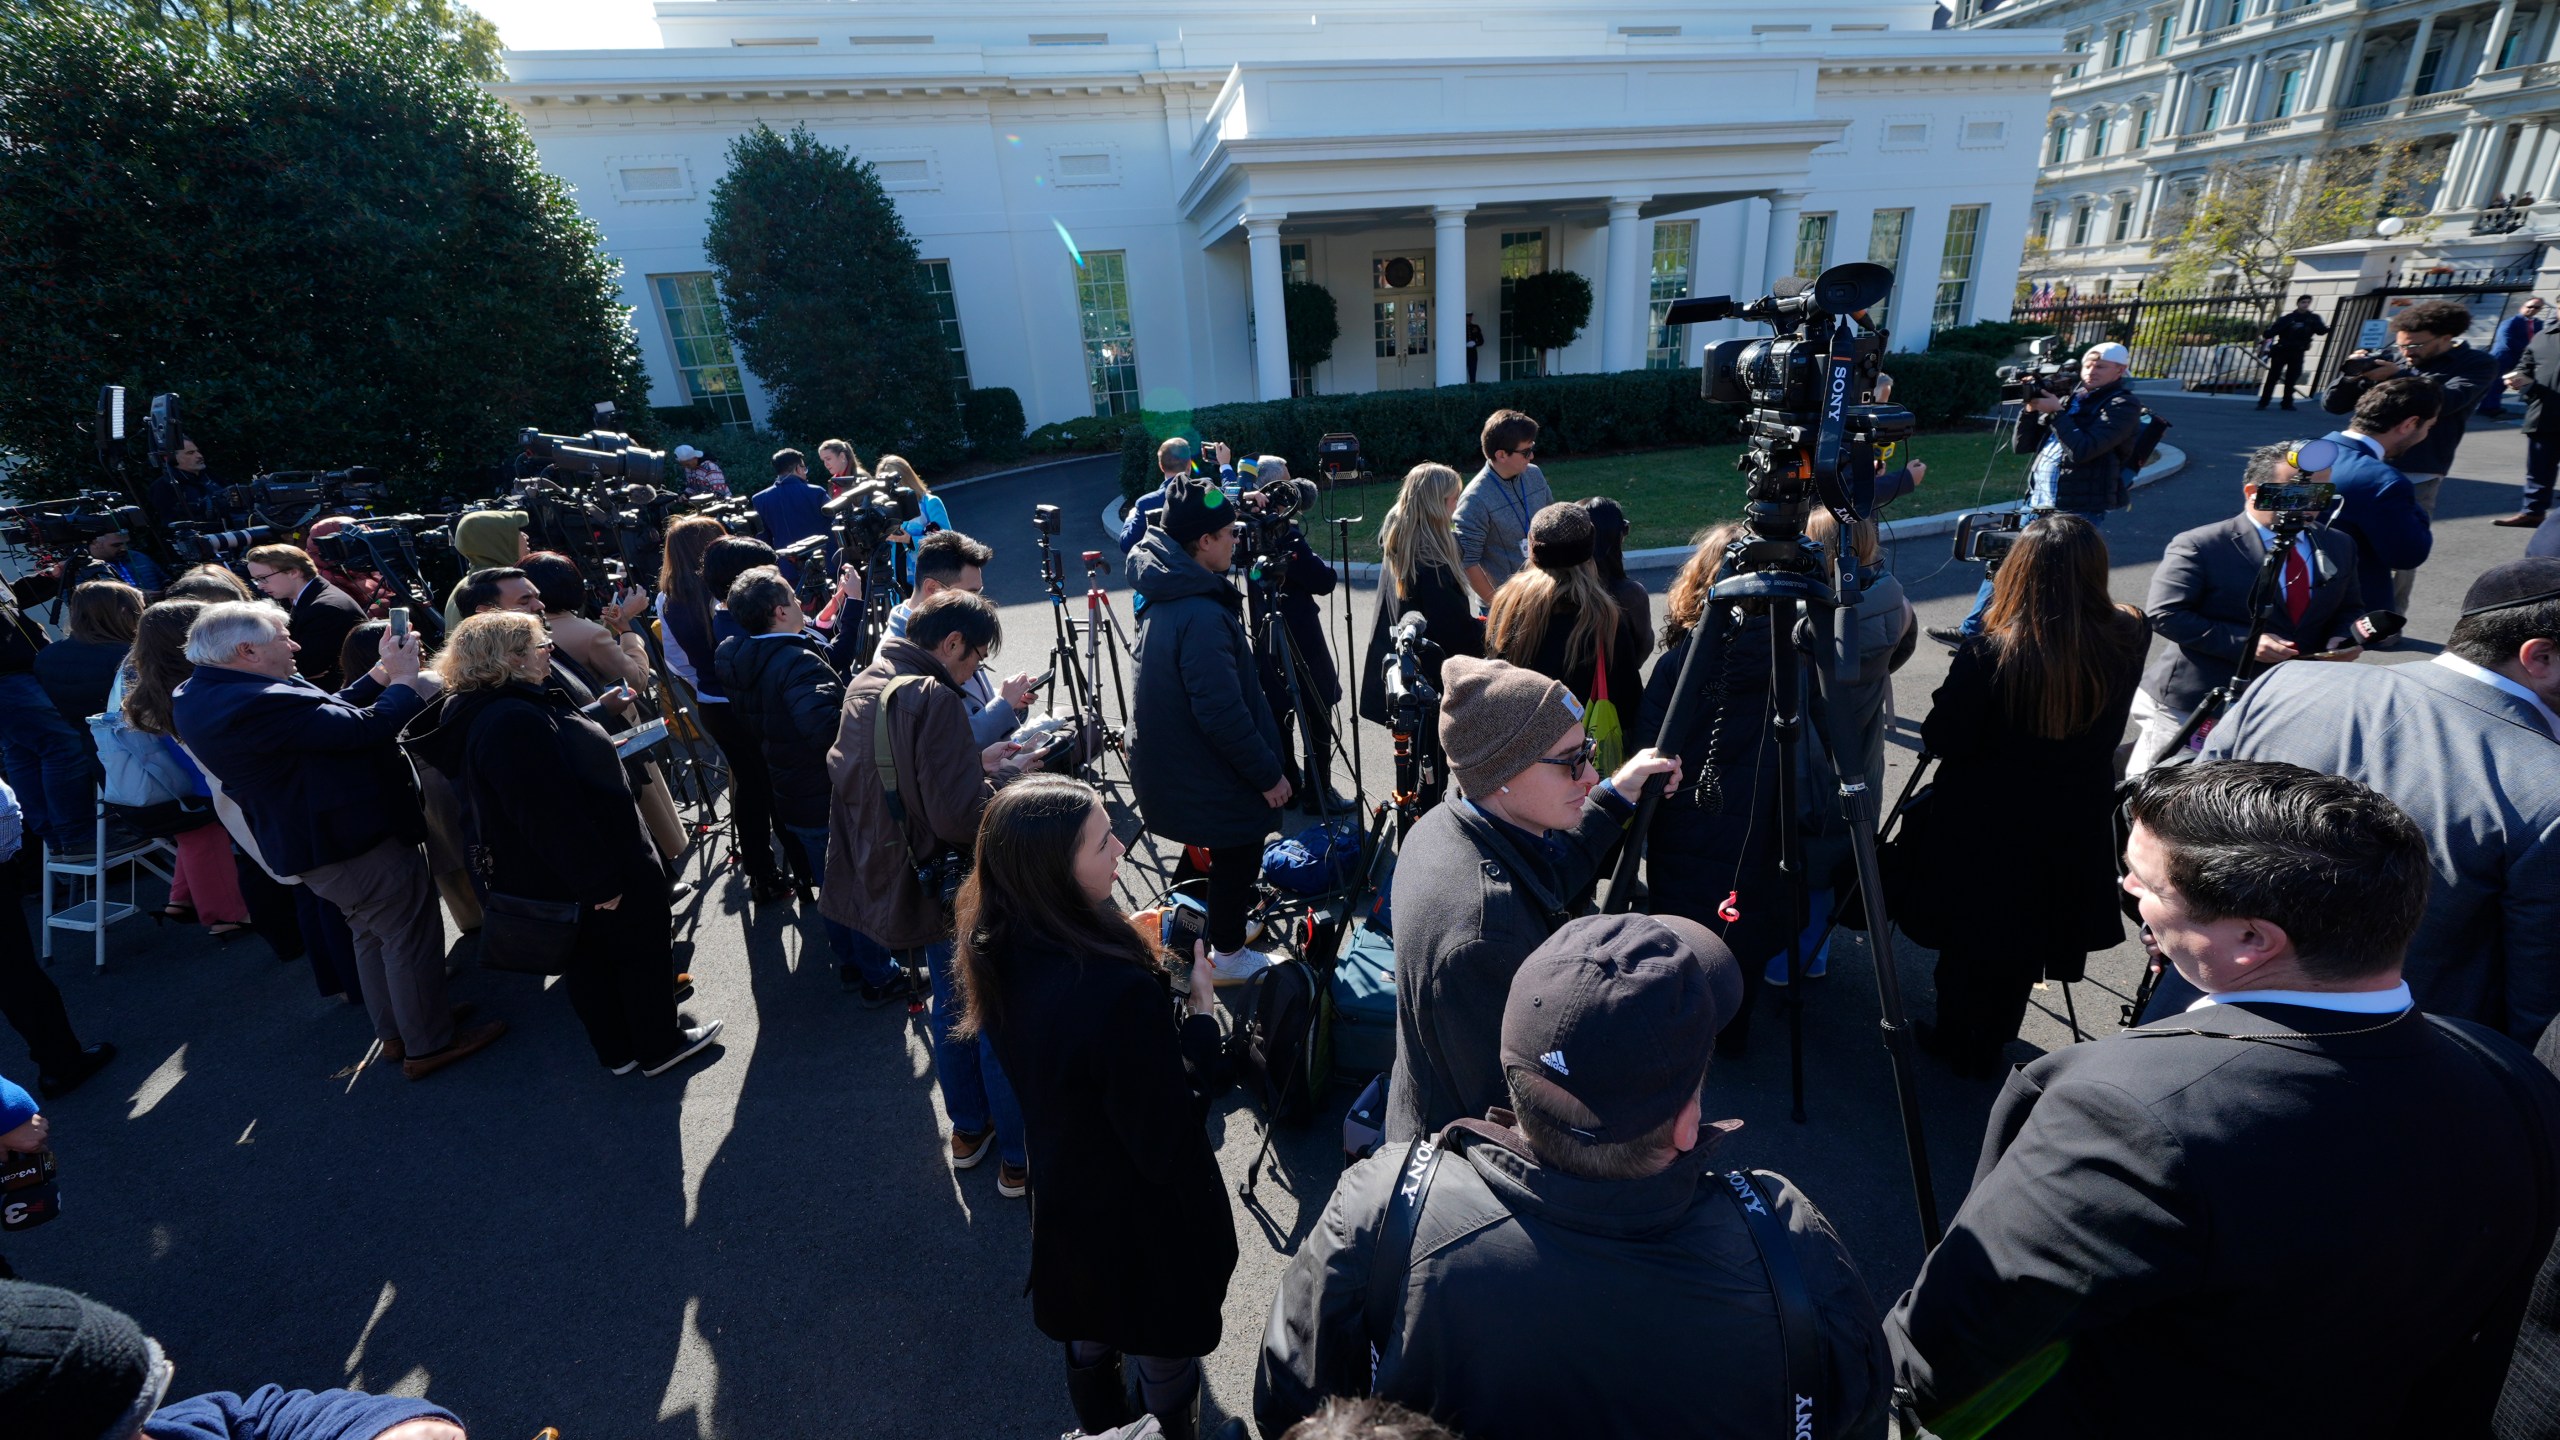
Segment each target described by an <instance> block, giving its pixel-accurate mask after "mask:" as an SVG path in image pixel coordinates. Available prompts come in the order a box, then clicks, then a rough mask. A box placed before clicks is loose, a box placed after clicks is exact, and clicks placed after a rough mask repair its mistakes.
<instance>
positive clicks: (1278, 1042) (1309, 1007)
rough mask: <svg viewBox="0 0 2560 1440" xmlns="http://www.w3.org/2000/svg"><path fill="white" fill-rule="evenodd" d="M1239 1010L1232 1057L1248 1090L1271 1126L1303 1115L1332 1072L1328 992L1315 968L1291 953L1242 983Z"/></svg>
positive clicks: (1294, 1120) (1329, 994)
mask: <svg viewBox="0 0 2560 1440" xmlns="http://www.w3.org/2000/svg"><path fill="white" fill-rule="evenodd" d="M1242 1008H1243V1010H1244V1016H1245V1021H1244V1024H1242V1025H1240V1026H1238V1027H1237V1028H1236V1033H1235V1041H1234V1046H1235V1052H1234V1059H1235V1066H1236V1073H1237V1076H1238V1078H1239V1079H1240V1080H1241V1081H1242V1082H1243V1083H1244V1086H1245V1091H1246V1093H1247V1094H1248V1095H1250V1096H1252V1097H1253V1101H1254V1103H1255V1104H1256V1105H1258V1106H1260V1107H1261V1109H1262V1113H1263V1114H1264V1116H1266V1117H1267V1118H1268V1120H1269V1122H1270V1123H1271V1124H1274V1125H1281V1124H1295V1123H1296V1122H1298V1121H1300V1120H1303V1119H1305V1118H1306V1117H1307V1116H1308V1115H1310V1114H1312V1113H1313V1112H1314V1110H1315V1105H1316V1098H1317V1097H1318V1096H1319V1095H1321V1094H1322V1093H1323V1091H1324V1081H1325V1079H1326V1078H1327V1077H1328V1076H1330V1075H1331V1073H1332V1070H1333V1056H1332V1054H1331V1051H1332V1049H1333V1045H1332V1041H1331V1026H1330V1024H1329V1023H1328V1021H1329V1020H1330V1018H1331V1016H1330V1013H1329V1012H1330V1011H1331V1010H1332V1008H1333V996H1332V994H1331V993H1330V991H1329V990H1328V989H1327V987H1325V986H1323V985H1321V984H1319V983H1318V982H1317V979H1316V972H1315V967H1314V966H1312V965H1309V964H1308V963H1307V962H1306V961H1304V960H1301V959H1298V958H1296V957H1295V956H1291V957H1288V958H1286V959H1281V960H1277V961H1274V962H1273V963H1272V965H1271V967H1270V968H1269V969H1267V970H1264V971H1263V972H1262V973H1261V974H1259V975H1256V976H1254V977H1253V979H1251V980H1250V981H1247V982H1246V990H1245V1001H1244V1005H1243V1007H1242Z"/></svg>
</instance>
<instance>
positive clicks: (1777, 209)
mask: <svg viewBox="0 0 2560 1440" xmlns="http://www.w3.org/2000/svg"><path fill="white" fill-rule="evenodd" d="M1810 193H1812V192H1810V191H1805V190H1781V191H1779V192H1777V193H1776V194H1774V195H1772V196H1770V197H1769V253H1768V260H1767V263H1765V264H1764V265H1763V266H1762V267H1761V272H1760V293H1761V294H1763V295H1768V294H1774V293H1775V292H1776V287H1777V284H1778V278H1779V277H1780V276H1782V275H1790V274H1793V273H1794V272H1795V263H1796V220H1797V217H1799V216H1801V215H1802V214H1803V213H1804V197H1805V196H1806V195H1808V194H1810ZM1804 278H1805V279H1807V280H1810V279H1812V278H1813V277H1812V276H1810V275H1807V276H1805V277H1804Z"/></svg>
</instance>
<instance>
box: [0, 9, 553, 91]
mask: <svg viewBox="0 0 2560 1440" xmlns="http://www.w3.org/2000/svg"><path fill="white" fill-rule="evenodd" d="M27 4H28V8H30V9H32V10H35V11H38V12H53V13H62V12H67V11H72V10H80V9H89V10H97V11H102V12H104V13H106V14H109V15H113V16H115V17H117V18H119V19H121V20H123V21H124V22H125V23H126V24H127V25H130V26H132V27H133V28H134V29H136V30H139V31H141V32H142V33H143V34H144V35H146V36H148V37H149V38H150V40H151V41H152V43H154V44H157V45H162V46H166V47H170V48H173V49H177V50H181V51H184V52H185V53H188V54H191V55H196V56H199V57H201V56H205V55H209V54H212V53H213V52H214V51H215V50H217V49H219V48H220V47H222V46H224V45H227V44H231V43H234V42H236V41H238V40H239V39H240V38H241V37H243V36H245V35H247V34H248V33H249V32H250V31H252V30H254V29H256V28H257V27H258V26H260V25H263V24H266V23H268V22H269V21H271V20H273V19H275V18H276V17H278V16H285V15H297V14H307V15H344V16H352V17H356V18H360V19H369V20H415V21H417V22H419V23H420V24H423V25H425V26H427V27H428V28H430V29H432V30H433V31H434V32H435V33H436V36H437V38H439V39H441V40H443V41H444V42H445V43H447V44H449V45H452V46H454V47H455V48H456V49H458V50H459V51H460V52H461V55H462V60H463V63H464V64H465V65H466V66H467V67H469V69H470V71H471V73H472V75H474V76H475V77H477V78H479V79H482V80H496V79H499V78H501V77H502V76H504V74H505V73H506V72H505V70H504V69H503V68H502V67H501V66H500V65H499V63H498V56H499V53H500V51H501V50H502V49H503V47H502V46H501V45H500V43H499V41H498V27H497V26H496V25H494V24H492V23H490V21H489V19H488V18H487V17H486V16H483V15H481V14H480V13H479V12H477V11H475V10H472V9H470V8H468V7H467V6H464V5H457V4H454V3H452V0H201V3H198V0H27Z"/></svg>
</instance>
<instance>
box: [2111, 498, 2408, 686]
mask: <svg viewBox="0 0 2560 1440" xmlns="http://www.w3.org/2000/svg"><path fill="white" fill-rule="evenodd" d="M2308 533H2309V535H2310V538H2311V549H2312V554H2313V556H2314V557H2315V558H2314V560H2313V561H2312V572H2311V602H2310V608H2308V609H2306V610H2304V611H2303V612H2302V623H2301V624H2299V625H2297V624H2294V623H2293V622H2292V621H2291V620H2288V619H2287V618H2286V617H2285V611H2284V604H2283V601H2282V599H2281V598H2280V597H2277V596H2270V597H2268V598H2269V601H2270V603H2272V604H2273V605H2274V608H2275V613H2274V615H2273V616H2271V617H2270V618H2269V619H2268V621H2267V633H2268V634H2270V635H2273V636H2275V637H2276V638H2278V639H2280V640H2290V641H2292V642H2294V644H2295V645H2296V646H2297V647H2299V648H2300V649H2301V651H2302V653H2303V654H2305V655H2309V654H2313V653H2315V652H2317V651H2321V650H2326V649H2328V648H2330V647H2329V642H2330V641H2331V640H2333V639H2338V638H2342V637H2345V636H2346V635H2347V633H2348V630H2347V627H2348V626H2349V625H2350V624H2351V623H2352V622H2353V621H2354V620H2355V617H2356V596H2357V594H2358V593H2359V590H2358V586H2357V583H2356V551H2355V545H2354V542H2352V541H2350V540H2349V539H2348V538H2347V537H2346V536H2344V535H2341V534H2339V533H2337V532H2336V531H2334V530H2313V531H2310V532H2308ZM2266 556H2267V542H2266V541H2264V540H2261V539H2259V538H2258V522H2256V521H2255V520H2252V519H2250V518H2249V517H2248V516H2247V515H2234V516H2232V517H2231V518H2230V519H2228V520H2220V521H2216V522H2215V523H2213V524H2211V525H2200V526H2198V527H2196V528H2195V529H2193V530H2189V531H2187V532H2186V533H2185V534H2183V535H2180V536H2178V537H2176V538H2175V539H2172V540H2171V541H2170V542H2169V548H2168V549H2167V550H2166V551H2164V552H2162V554H2161V556H2160V564H2159V566H2158V567H2157V568H2155V569H2154V570H2153V571H2152V572H2151V595H2150V598H2149V599H2147V600H2145V601H2144V602H2143V607H2142V608H2143V609H2144V611H2145V612H2147V613H2148V614H2149V615H2150V617H2151V629H2152V632H2153V633H2155V634H2157V635H2158V636H2159V637H2160V638H2161V639H2163V640H2167V641H2169V642H2170V643H2169V644H2167V645H2159V646H2154V647H2153V648H2152V651H2151V663H2150V666H2149V668H2148V669H2147V670H2145V672H2144V673H2143V676H2142V689H2143V691H2144V693H2146V694H2148V695H2149V696H2150V697H2151V698H2152V699H2154V700H2157V701H2159V702H2160V703H2161V705H2163V706H2164V707H2166V708H2168V709H2170V710H2172V711H2175V712H2177V713H2179V714H2181V715H2183V714H2185V713H2187V712H2188V711H2190V710H2193V709H2195V708H2196V706H2198V705H2200V704H2202V703H2203V702H2204V697H2205V696H2206V695H2208V694H2210V693H2212V691H2213V688H2214V687H2215V686H2217V685H2221V684H2224V683H2226V682H2228V681H2229V680H2230V679H2231V677H2232V675H2233V674H2235V673H2236V672H2237V671H2238V670H2239V667H2240V658H2241V654H2240V647H2241V643H2242V642H2243V641H2245V640H2247V639H2248V638H2249V619H2250V616H2249V593H2250V590H2251V589H2252V588H2253V587H2254V586H2255V585H2256V584H2257V581H2258V569H2259V567H2260V566H2261V565H2262V564H2263V563H2264V562H2265V560H2266Z"/></svg>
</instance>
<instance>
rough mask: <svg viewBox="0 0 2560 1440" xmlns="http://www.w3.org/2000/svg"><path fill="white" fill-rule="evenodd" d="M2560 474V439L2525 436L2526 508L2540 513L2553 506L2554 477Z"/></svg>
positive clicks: (2528, 510) (2526, 510)
mask: <svg viewBox="0 0 2560 1440" xmlns="http://www.w3.org/2000/svg"><path fill="white" fill-rule="evenodd" d="M2555 475H2560V440H2544V439H2540V438H2538V437H2536V436H2532V435H2527V436H2526V437H2524V508H2525V512H2526V513H2527V514H2531V515H2540V514H2542V513H2543V512H2544V511H2547V510H2549V509H2550V508H2551V481H2552V477H2553V476H2555Z"/></svg>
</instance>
